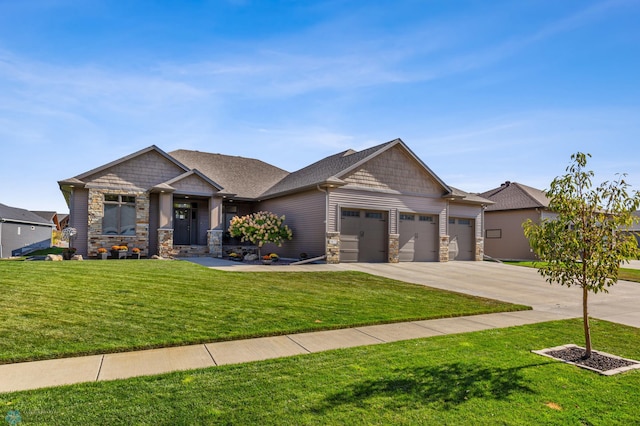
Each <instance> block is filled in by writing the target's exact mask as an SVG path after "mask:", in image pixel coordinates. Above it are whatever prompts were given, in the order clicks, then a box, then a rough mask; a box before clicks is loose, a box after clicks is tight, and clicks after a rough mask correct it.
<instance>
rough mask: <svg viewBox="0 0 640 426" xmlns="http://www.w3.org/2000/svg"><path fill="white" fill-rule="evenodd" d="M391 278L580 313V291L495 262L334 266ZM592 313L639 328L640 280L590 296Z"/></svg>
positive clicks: (532, 305) (564, 312) (521, 268)
mask: <svg viewBox="0 0 640 426" xmlns="http://www.w3.org/2000/svg"><path fill="white" fill-rule="evenodd" d="M336 266H338V267H340V268H342V269H348V270H357V271H362V272H367V273H370V274H374V275H380V276H384V277H387V278H393V279H398V280H402V281H406V282H411V283H416V284H423V285H428V286H430V287H436V288H441V289H445V290H452V291H457V292H460V293H466V294H472V295H474V296H481V297H488V298H491V299H498V300H503V301H506V302H512V303H519V304H523V305H528V306H531V307H532V308H533V309H534V310H538V311H545V312H551V313H557V314H563V315H572V316H576V317H581V316H582V290H581V289H580V288H578V287H571V288H567V287H563V286H561V285H559V284H549V283H547V282H546V281H545V280H544V278H542V276H540V275H539V274H538V271H537V270H536V269H533V268H525V267H522V266H512V265H505V264H500V263H494V262H458V261H456V262H446V263H427V262H420V263H399V264H390V263H377V264H376V263H358V264H340V265H336ZM589 316H590V317H593V318H600V319H603V320H607V321H612V322H617V323H620V324H626V325H630V326H633V327H639V328H640V283H633V282H628V281H618V283H617V284H616V285H614V286H613V287H609V293H598V294H593V293H590V294H589Z"/></svg>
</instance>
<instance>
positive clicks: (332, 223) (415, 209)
mask: <svg viewBox="0 0 640 426" xmlns="http://www.w3.org/2000/svg"><path fill="white" fill-rule="evenodd" d="M341 207H354V208H355V207H357V208H363V209H372V210H384V211H387V212H389V233H390V234H397V233H398V213H399V212H402V213H409V212H412V213H424V214H433V215H438V216H439V217H440V223H441V224H442V222H443V218H445V217H446V209H447V203H446V201H445V200H443V199H442V198H440V197H439V196H438V197H437V198H436V197H426V196H423V197H421V196H416V195H402V194H394V193H386V192H374V191H362V190H349V189H337V190H335V191H332V192H331V193H330V197H329V230H330V231H333V232H339V231H340V229H339V219H340V208H341ZM443 231H444V229H443V228H441V230H440V233H441V235H444V232H443Z"/></svg>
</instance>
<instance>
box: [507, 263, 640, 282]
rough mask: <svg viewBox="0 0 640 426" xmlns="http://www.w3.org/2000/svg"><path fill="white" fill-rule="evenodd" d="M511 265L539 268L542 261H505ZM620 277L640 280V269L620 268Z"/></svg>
mask: <svg viewBox="0 0 640 426" xmlns="http://www.w3.org/2000/svg"><path fill="white" fill-rule="evenodd" d="M504 263H507V264H509V265H515V266H526V267H528V268H537V267H538V266H539V265H540V263H541V262H504ZM618 279H620V280H624V281H633V282H640V269H631V268H620V270H619V272H618Z"/></svg>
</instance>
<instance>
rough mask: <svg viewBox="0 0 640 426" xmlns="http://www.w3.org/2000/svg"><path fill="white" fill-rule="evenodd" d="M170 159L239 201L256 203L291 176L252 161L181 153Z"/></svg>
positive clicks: (276, 168) (202, 153)
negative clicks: (212, 182)
mask: <svg viewBox="0 0 640 426" xmlns="http://www.w3.org/2000/svg"><path fill="white" fill-rule="evenodd" d="M169 155H170V156H172V157H173V158H175V159H176V160H178V161H179V162H181V163H182V164H184V165H185V166H187V167H189V168H191V169H197V170H198V171H200V172H201V173H202V174H204V175H205V176H207V177H208V178H209V179H211V180H212V181H214V182H215V183H217V184H218V185H220V186H222V188H223V191H224V192H226V193H230V194H236V197H238V198H247V199H256V198H259V196H260V195H261V194H262V193H263V192H265V191H266V190H267V189H268V188H270V187H271V186H273V185H274V184H275V183H277V182H279V181H280V180H281V179H283V178H284V177H285V176H287V175H288V172H287V171H286V170H282V169H280V168H278V167H276V166H272V165H270V164H267V163H265V162H264V161H260V160H255V159H253V158H244V157H236V156H231V155H222V154H211V153H206V152H200V151H189V150H184V149H179V150H177V151H172V152H170V153H169Z"/></svg>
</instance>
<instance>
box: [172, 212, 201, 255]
mask: <svg viewBox="0 0 640 426" xmlns="http://www.w3.org/2000/svg"><path fill="white" fill-rule="evenodd" d="M197 242H198V203H175V204H174V206H173V244H174V245H177V246H188V245H192V244H197Z"/></svg>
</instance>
